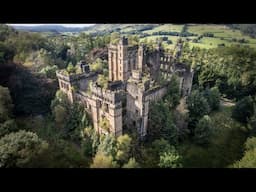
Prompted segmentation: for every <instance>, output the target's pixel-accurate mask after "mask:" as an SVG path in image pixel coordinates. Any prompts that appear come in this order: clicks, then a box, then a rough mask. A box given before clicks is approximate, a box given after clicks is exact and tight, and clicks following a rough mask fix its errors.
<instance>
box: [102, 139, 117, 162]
mask: <svg viewBox="0 0 256 192" xmlns="http://www.w3.org/2000/svg"><path fill="white" fill-rule="evenodd" d="M116 145H117V141H116V138H115V137H114V136H113V135H112V134H108V135H105V136H104V135H102V136H101V141H100V144H99V146H98V151H97V152H101V153H102V154H104V155H106V156H111V157H113V158H114V157H115V156H116V150H117V148H116Z"/></svg>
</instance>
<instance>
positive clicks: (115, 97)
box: [91, 84, 125, 104]
mask: <svg viewBox="0 0 256 192" xmlns="http://www.w3.org/2000/svg"><path fill="white" fill-rule="evenodd" d="M91 92H92V95H93V96H96V97H98V98H100V99H102V100H105V101H107V102H109V103H111V104H115V103H119V102H121V101H122V99H123V98H124V96H125V92H124V90H122V89H121V90H114V91H111V90H109V89H103V88H101V87H99V86H97V85H95V84H93V86H92V87H91Z"/></svg>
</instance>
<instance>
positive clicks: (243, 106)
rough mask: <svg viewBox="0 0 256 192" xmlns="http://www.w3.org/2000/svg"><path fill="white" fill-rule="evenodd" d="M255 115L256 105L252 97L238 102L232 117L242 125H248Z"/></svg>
mask: <svg viewBox="0 0 256 192" xmlns="http://www.w3.org/2000/svg"><path fill="white" fill-rule="evenodd" d="M253 114H254V103H253V100H252V97H251V96H248V97H244V98H243V99H242V100H240V101H238V102H237V103H236V105H235V107H234V109H233V112H232V117H233V118H234V119H236V120H237V121H239V122H241V123H247V122H248V120H249V119H250V118H251V117H252V115H253Z"/></svg>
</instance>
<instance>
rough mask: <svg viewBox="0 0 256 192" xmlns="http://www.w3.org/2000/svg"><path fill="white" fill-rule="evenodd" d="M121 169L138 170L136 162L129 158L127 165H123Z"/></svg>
mask: <svg viewBox="0 0 256 192" xmlns="http://www.w3.org/2000/svg"><path fill="white" fill-rule="evenodd" d="M123 168H128V169H129V168H139V164H138V163H137V162H136V160H135V159H134V158H130V159H129V161H128V163H126V164H124V165H123Z"/></svg>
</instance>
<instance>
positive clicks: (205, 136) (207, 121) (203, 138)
mask: <svg viewBox="0 0 256 192" xmlns="http://www.w3.org/2000/svg"><path fill="white" fill-rule="evenodd" d="M212 129H213V126H212V121H211V118H210V117H209V116H208V115H205V116H203V117H202V118H201V119H200V120H199V122H198V123H197V124H196V128H195V132H194V140H195V142H196V143H198V144H205V143H208V142H209V139H210V136H211V134H212Z"/></svg>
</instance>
